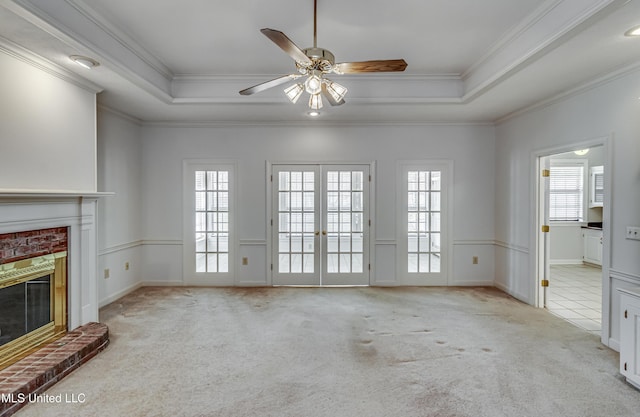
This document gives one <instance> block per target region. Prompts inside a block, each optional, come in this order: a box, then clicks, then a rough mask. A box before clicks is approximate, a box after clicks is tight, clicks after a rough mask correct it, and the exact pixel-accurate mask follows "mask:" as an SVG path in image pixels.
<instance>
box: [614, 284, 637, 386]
mask: <svg viewBox="0 0 640 417" xmlns="http://www.w3.org/2000/svg"><path fill="white" fill-rule="evenodd" d="M618 292H619V294H620V373H621V374H622V375H624V377H625V378H626V379H627V382H629V383H630V384H631V385H633V386H634V387H636V388H638V389H640V361H638V359H639V356H640V288H631V289H623V288H618Z"/></svg>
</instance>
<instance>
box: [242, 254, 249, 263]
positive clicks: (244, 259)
mask: <svg viewBox="0 0 640 417" xmlns="http://www.w3.org/2000/svg"><path fill="white" fill-rule="evenodd" d="M242 265H249V258H247V257H246V256H245V257H244V258H242Z"/></svg>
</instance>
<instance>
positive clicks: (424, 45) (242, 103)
mask: <svg viewBox="0 0 640 417" xmlns="http://www.w3.org/2000/svg"><path fill="white" fill-rule="evenodd" d="M639 24H640V0H482V1H478V0H430V1H422V2H417V1H415V0H394V1H389V0H386V1H382V0H351V1H349V2H345V1H338V0H318V46H320V47H322V48H325V49H329V50H330V51H331V52H333V53H334V54H335V56H336V60H337V61H338V62H345V61H364V60H372V59H397V58H404V59H405V60H406V61H407V63H408V67H407V70H406V71H405V72H402V73H380V74H359V75H332V76H331V78H332V79H334V80H335V81H338V82H340V83H341V84H343V85H345V86H346V87H347V88H348V89H349V93H348V94H347V97H346V99H345V100H346V102H347V103H346V104H344V105H343V106H338V107H333V108H331V107H327V106H326V107H325V108H324V109H323V112H322V115H321V117H320V119H319V122H327V121H331V122H336V123H352V122H356V123H360V122H363V123H366V122H385V123H386V122H403V123H405V122H406V123H422V122H495V121H496V120H499V119H501V118H504V117H507V116H509V115H510V114H513V113H514V112H517V111H519V110H521V109H523V108H527V107H529V106H532V105H535V104H536V103H539V102H541V101H543V100H548V99H550V98H553V97H554V96H557V95H558V94H560V93H562V92H565V91H568V90H573V89H576V88H578V87H580V86H585V85H588V84H589V83H592V82H593V81H594V80H599V79H601V78H602V77H603V76H605V75H606V74H610V73H611V72H614V71H624V70H626V69H630V68H635V67H636V65H637V64H638V63H640V38H638V39H636V38H630V37H625V36H624V32H625V31H626V30H627V29H629V28H631V27H632V26H635V25H639ZM265 27H269V28H273V29H278V30H281V31H283V32H284V33H286V34H287V35H288V36H289V38H291V39H292V40H293V41H294V42H295V43H296V44H297V45H298V46H299V47H301V48H305V47H308V46H311V45H312V43H313V1H312V0H271V1H264V0H235V1H233V2H229V1H221V0H182V1H180V2H177V1H175V0H108V1H106V0H0V36H1V37H2V38H4V40H3V39H0V47H4V49H8V50H13V51H21V48H25V49H27V50H29V51H32V52H33V53H35V54H37V56H34V57H33V60H34V61H36V62H38V63H39V64H41V65H46V66H48V67H51V68H53V69H54V70H56V71H57V72H60V73H62V74H65V73H74V74H77V75H79V76H80V77H82V78H83V79H86V80H88V81H90V82H91V83H93V84H95V85H97V86H98V87H99V88H100V89H101V90H102V92H101V93H100V94H99V102H100V104H101V105H103V106H106V107H109V108H111V109H115V110H118V111H120V112H122V113H125V114H128V115H130V116H132V117H134V118H137V119H139V120H141V121H144V122H150V123H152V122H185V123H198V122H202V123H209V122H222V123H282V122H287V123H296V122H300V123H305V122H307V121H308V120H309V119H308V117H307V116H306V110H307V109H306V103H304V101H305V100H300V102H299V103H298V104H296V105H293V104H290V103H289V102H288V100H287V99H286V97H285V96H284V94H283V93H282V90H283V88H284V87H285V86H280V87H276V88H273V89H271V90H267V91H264V92H261V93H258V94H255V95H253V96H240V95H239V94H238V91H239V90H241V89H243V88H246V87H249V86H252V85H254V84H257V83H260V82H263V81H267V80H269V79H272V78H275V77H278V76H280V75H284V74H288V73H292V72H295V66H294V63H293V60H292V59H291V58H290V57H289V56H288V55H286V54H285V53H284V52H282V51H281V50H280V49H279V48H278V47H277V46H276V45H275V44H274V43H272V42H271V41H270V40H269V39H267V38H266V37H265V36H263V35H262V34H261V33H260V32H259V30H260V29H261V28H265ZM72 54H81V55H87V56H90V57H92V58H94V59H96V60H98V61H100V63H101V65H100V66H99V67H98V68H96V69H94V70H92V71H87V70H84V69H82V68H80V67H78V66H76V65H75V64H73V63H72V62H71V61H70V60H69V59H68V56H69V55H72ZM38 57H42V58H44V59H45V60H46V62H43V61H41V60H40V59H39V58H38ZM68 75H69V76H72V77H73V76H74V75H71V74H68ZM338 78H339V79H338ZM638 95H640V91H639V92H638Z"/></svg>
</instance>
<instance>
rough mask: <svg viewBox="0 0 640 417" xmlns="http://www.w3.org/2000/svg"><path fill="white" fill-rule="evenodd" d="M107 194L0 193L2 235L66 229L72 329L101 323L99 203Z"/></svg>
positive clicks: (69, 308) (31, 191)
mask: <svg viewBox="0 0 640 417" xmlns="http://www.w3.org/2000/svg"><path fill="white" fill-rule="evenodd" d="M110 195H114V193H108V192H93V191H90V192H80V191H58V190H18V189H12V190H8V189H0V234H3V233H15V232H20V231H28V230H35V229H46V228H53V227H67V228H68V230H69V258H68V271H67V272H68V274H67V278H68V285H67V298H68V305H67V313H68V315H69V317H68V324H69V328H70V329H74V328H76V327H79V326H82V325H84V324H87V323H90V322H97V321H98V285H97V284H98V251H97V218H96V215H97V202H98V200H99V199H100V198H101V197H107V196H110Z"/></svg>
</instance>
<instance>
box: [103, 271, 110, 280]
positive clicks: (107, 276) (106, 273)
mask: <svg viewBox="0 0 640 417" xmlns="http://www.w3.org/2000/svg"><path fill="white" fill-rule="evenodd" d="M107 278H109V268H107V269H105V270H104V279H107Z"/></svg>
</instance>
